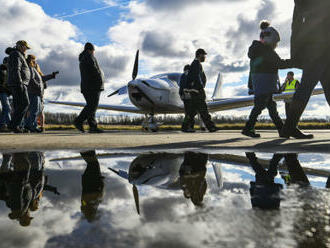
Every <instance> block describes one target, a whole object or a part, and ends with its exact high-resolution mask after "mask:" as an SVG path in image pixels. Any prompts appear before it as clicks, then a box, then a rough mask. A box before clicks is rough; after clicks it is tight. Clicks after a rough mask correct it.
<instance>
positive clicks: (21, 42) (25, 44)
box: [16, 40, 31, 49]
mask: <svg viewBox="0 0 330 248" xmlns="http://www.w3.org/2000/svg"><path fill="white" fill-rule="evenodd" d="M16 46H25V47H26V48H27V49H31V47H30V46H29V44H28V43H27V42H26V41H25V40H19V41H17V42H16Z"/></svg>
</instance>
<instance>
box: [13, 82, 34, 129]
mask: <svg viewBox="0 0 330 248" xmlns="http://www.w3.org/2000/svg"><path fill="white" fill-rule="evenodd" d="M11 92H12V94H13V105H14V113H13V117H12V119H11V122H10V124H9V126H10V127H12V128H15V127H20V126H21V125H22V122H23V119H24V116H25V114H26V112H27V110H28V108H29V104H30V101H29V95H28V92H27V88H26V86H25V85H22V86H16V87H11Z"/></svg>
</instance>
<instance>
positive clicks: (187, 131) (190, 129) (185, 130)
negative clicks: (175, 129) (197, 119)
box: [181, 128, 196, 133]
mask: <svg viewBox="0 0 330 248" xmlns="http://www.w3.org/2000/svg"><path fill="white" fill-rule="evenodd" d="M181 131H182V132H184V133H194V132H196V131H195V129H193V128H188V129H181Z"/></svg>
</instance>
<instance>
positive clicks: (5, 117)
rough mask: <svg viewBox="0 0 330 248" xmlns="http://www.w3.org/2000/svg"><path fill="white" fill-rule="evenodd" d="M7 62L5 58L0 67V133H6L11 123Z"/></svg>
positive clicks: (7, 59)
mask: <svg viewBox="0 0 330 248" xmlns="http://www.w3.org/2000/svg"><path fill="white" fill-rule="evenodd" d="M8 61H9V58H8V57H5V58H4V59H3V63H2V64H1V65H0V101H1V106H2V109H1V116H0V132H7V131H8V125H9V123H10V121H11V106H10V103H9V95H10V94H11V93H10V91H9V88H8Z"/></svg>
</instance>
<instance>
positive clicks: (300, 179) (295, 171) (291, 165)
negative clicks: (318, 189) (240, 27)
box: [281, 153, 310, 186]
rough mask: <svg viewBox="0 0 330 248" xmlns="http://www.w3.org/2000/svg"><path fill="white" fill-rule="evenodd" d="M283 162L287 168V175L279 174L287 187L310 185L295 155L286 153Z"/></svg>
mask: <svg viewBox="0 0 330 248" xmlns="http://www.w3.org/2000/svg"><path fill="white" fill-rule="evenodd" d="M284 162H285V165H286V167H287V168H288V171H289V174H285V173H281V176H282V178H283V180H284V181H285V183H286V184H287V185H290V184H299V185H301V186H307V185H310V183H309V180H308V178H307V176H306V174H305V172H304V170H303V168H302V167H301V165H300V162H299V160H298V154H297V153H287V154H285V155H284Z"/></svg>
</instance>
